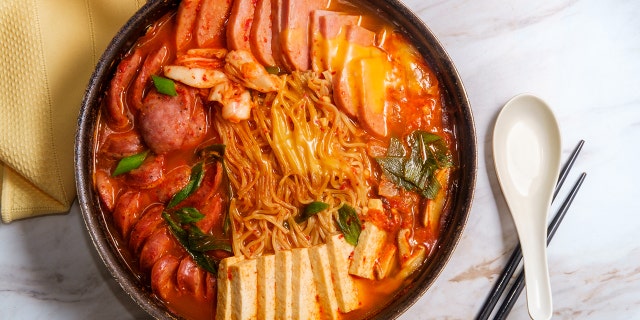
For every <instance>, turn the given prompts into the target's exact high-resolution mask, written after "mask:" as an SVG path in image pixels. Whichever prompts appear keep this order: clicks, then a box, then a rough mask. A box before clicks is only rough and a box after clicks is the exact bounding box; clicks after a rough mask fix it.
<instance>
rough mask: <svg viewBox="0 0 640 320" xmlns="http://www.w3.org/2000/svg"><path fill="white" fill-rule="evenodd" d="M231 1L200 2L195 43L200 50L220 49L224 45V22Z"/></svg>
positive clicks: (205, 0)
mask: <svg viewBox="0 0 640 320" xmlns="http://www.w3.org/2000/svg"><path fill="white" fill-rule="evenodd" d="M230 11H231V0H202V4H201V6H200V13H199V15H198V20H197V22H196V32H195V33H196V41H197V43H198V47H200V48H222V47H224V46H225V44H226V37H225V36H226V34H225V33H226V32H225V22H226V21H227V19H228V18H229V13H230Z"/></svg>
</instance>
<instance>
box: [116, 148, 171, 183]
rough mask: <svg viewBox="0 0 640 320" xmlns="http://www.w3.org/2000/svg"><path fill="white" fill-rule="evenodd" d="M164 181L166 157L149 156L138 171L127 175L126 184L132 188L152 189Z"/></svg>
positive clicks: (135, 170) (134, 170) (132, 171)
mask: <svg viewBox="0 0 640 320" xmlns="http://www.w3.org/2000/svg"><path fill="white" fill-rule="evenodd" d="M163 180H164V156H163V155H157V156H155V155H152V156H148V157H147V158H146V159H145V160H144V162H143V163H142V165H141V166H140V167H138V168H137V169H133V170H131V171H129V172H128V173H127V174H126V175H125V182H126V183H127V184H128V185H129V186H132V187H136V188H141V189H151V188H155V187H156V186H158V185H159V184H160V183H162V181H163Z"/></svg>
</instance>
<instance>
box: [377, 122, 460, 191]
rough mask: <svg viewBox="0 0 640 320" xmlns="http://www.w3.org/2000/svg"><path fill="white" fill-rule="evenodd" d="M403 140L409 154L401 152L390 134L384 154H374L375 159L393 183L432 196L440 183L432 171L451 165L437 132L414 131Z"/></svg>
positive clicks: (397, 140)
mask: <svg viewBox="0 0 640 320" xmlns="http://www.w3.org/2000/svg"><path fill="white" fill-rule="evenodd" d="M407 140H408V143H409V144H410V145H411V152H410V154H409V156H405V155H406V152H405V149H404V146H403V144H402V142H401V141H400V140H399V139H397V138H393V137H392V138H391V139H390V141H389V148H388V149H387V155H386V157H381V158H376V162H377V163H378V164H379V165H380V167H381V168H382V172H383V173H384V174H385V176H387V178H388V179H389V180H390V181H391V182H393V183H394V184H396V185H397V186H399V187H402V188H404V189H406V190H409V191H415V192H417V193H418V194H420V195H422V196H423V197H426V198H428V199H433V198H434V197H435V196H436V194H437V193H438V190H439V189H440V187H441V186H440V184H439V183H438V181H437V179H436V178H435V172H436V171H437V170H438V169H441V168H445V167H450V166H452V165H453V161H452V158H451V154H450V153H449V150H448V148H447V146H446V144H445V142H444V141H443V140H442V138H441V137H440V136H439V135H437V134H433V133H429V132H425V131H415V132H413V133H412V134H411V135H409V137H408V139H407Z"/></svg>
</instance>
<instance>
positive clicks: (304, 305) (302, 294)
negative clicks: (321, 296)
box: [291, 248, 319, 320]
mask: <svg viewBox="0 0 640 320" xmlns="http://www.w3.org/2000/svg"><path fill="white" fill-rule="evenodd" d="M291 257H292V266H294V267H293V270H292V279H291V292H292V294H293V296H292V298H293V299H292V301H291V309H292V314H291V315H292V317H293V319H297V320H307V319H308V320H312V319H317V318H318V309H319V307H318V301H317V300H316V288H315V284H314V283H313V272H312V271H311V262H310V261H309V249H307V248H298V249H293V250H291Z"/></svg>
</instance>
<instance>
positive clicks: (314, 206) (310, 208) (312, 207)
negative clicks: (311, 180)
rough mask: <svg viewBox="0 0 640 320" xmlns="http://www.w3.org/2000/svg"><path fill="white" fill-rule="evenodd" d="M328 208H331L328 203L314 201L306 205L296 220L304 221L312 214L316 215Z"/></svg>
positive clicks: (298, 221)
mask: <svg viewBox="0 0 640 320" xmlns="http://www.w3.org/2000/svg"><path fill="white" fill-rule="evenodd" d="M327 208H329V204H328V203H324V202H322V201H313V202H311V203H309V204H308V205H306V206H305V207H304V209H303V210H302V212H300V215H298V216H297V217H296V219H295V220H296V222H297V223H303V222H305V221H307V220H308V219H309V218H311V217H312V216H315V215H316V214H318V213H319V212H321V211H323V210H326V209H327Z"/></svg>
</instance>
